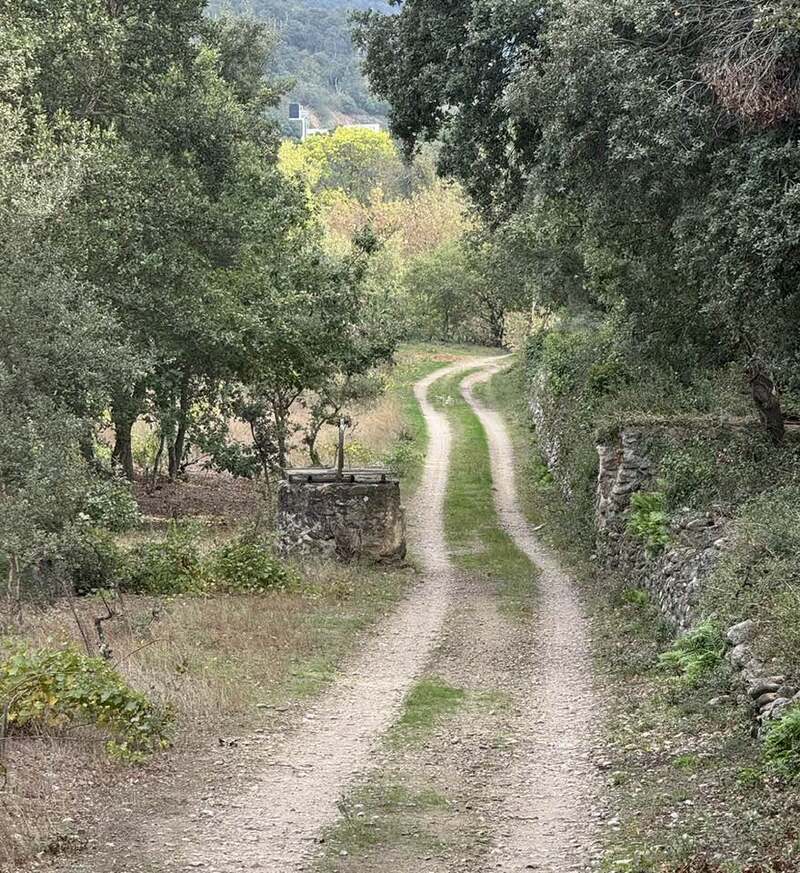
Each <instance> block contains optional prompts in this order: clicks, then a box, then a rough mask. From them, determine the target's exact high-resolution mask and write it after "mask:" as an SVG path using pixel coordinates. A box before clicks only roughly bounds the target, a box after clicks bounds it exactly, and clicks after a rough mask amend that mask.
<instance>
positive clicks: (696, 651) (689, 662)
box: [659, 621, 725, 686]
mask: <svg viewBox="0 0 800 873" xmlns="http://www.w3.org/2000/svg"><path fill="white" fill-rule="evenodd" d="M724 655H725V640H724V639H723V637H722V634H721V633H720V631H719V628H718V627H717V626H716V625H715V624H713V623H712V622H710V621H705V622H703V623H702V624H700V625H698V626H697V627H696V628H694V629H693V630H691V631H689V633H687V634H684V635H683V636H681V637H678V639H677V640H675V642H674V643H673V645H672V648H671V649H670V650H669V651H668V652H664V653H663V654H662V655H660V656H659V662H660V663H661V664H662V665H663V666H665V667H668V668H670V669H671V670H673V671H674V672H675V673H677V674H678V676H679V677H680V680H681V682H682V683H683V684H686V685H688V686H694V685H697V684H698V683H699V682H700V680H702V679H703V678H705V677H706V676H708V675H709V674H710V673H712V672H713V671H714V670H716V668H717V667H719V665H720V664H721V663H722V662H723V656H724Z"/></svg>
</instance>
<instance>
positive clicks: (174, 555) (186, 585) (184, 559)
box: [120, 523, 296, 595]
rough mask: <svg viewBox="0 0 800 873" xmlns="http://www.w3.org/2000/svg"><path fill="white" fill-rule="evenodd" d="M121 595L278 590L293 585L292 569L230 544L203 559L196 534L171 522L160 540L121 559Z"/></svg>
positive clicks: (256, 548) (261, 551)
mask: <svg viewBox="0 0 800 873" xmlns="http://www.w3.org/2000/svg"><path fill="white" fill-rule="evenodd" d="M120 577H121V585H122V588H123V590H124V591H127V592H129V593H135V594H153V595H177V594H214V593H220V594H255V593H258V592H263V591H282V590H285V589H287V588H289V587H291V586H292V585H293V584H294V583H295V582H296V579H295V575H294V573H293V571H292V570H291V569H290V568H289V567H287V566H286V565H285V564H284V563H282V562H281V561H280V560H278V558H276V557H275V556H274V555H273V554H272V553H271V552H270V551H269V549H266V548H265V547H264V546H263V545H261V544H259V543H257V542H253V541H251V540H248V539H246V538H243V539H239V540H234V541H231V542H228V543H225V544H224V545H222V546H220V547H219V548H217V549H214V550H213V551H212V552H211V553H210V554H209V555H208V556H207V557H205V558H204V557H203V556H202V555H201V552H200V546H199V542H198V535H197V531H196V529H195V528H194V527H192V526H191V525H186V524H178V523H174V524H172V525H171V526H170V528H169V530H168V531H167V536H166V537H165V538H164V539H163V540H160V541H159V542H152V543H144V544H142V545H139V546H135V547H134V548H132V549H131V550H130V551H129V552H128V553H127V555H126V557H125V561H124V567H123V570H122V572H121V573H120Z"/></svg>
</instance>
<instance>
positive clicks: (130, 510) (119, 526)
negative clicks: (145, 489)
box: [84, 478, 141, 533]
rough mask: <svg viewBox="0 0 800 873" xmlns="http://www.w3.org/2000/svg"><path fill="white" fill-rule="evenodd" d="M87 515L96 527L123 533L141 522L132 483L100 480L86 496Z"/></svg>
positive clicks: (85, 510) (122, 480)
mask: <svg viewBox="0 0 800 873" xmlns="http://www.w3.org/2000/svg"><path fill="white" fill-rule="evenodd" d="M85 504H86V505H85V509H84V512H85V514H86V515H87V516H88V517H89V519H91V521H92V523H93V524H94V525H95V526H96V527H100V528H103V529H104V530H109V531H112V532H113V533H122V532H124V531H126V530H130V529H131V528H134V527H136V525H138V524H139V522H140V520H141V516H140V514H139V506H138V504H137V503H136V498H135V497H134V495H133V490H132V489H131V486H130V483H129V482H127V481H126V480H124V479H118V478H114V479H99V480H97V481H96V482H94V483H93V484H92V487H91V488H90V489H89V491H88V493H87V494H86V501H85Z"/></svg>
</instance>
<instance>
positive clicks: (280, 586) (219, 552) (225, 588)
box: [203, 541, 296, 594]
mask: <svg viewBox="0 0 800 873" xmlns="http://www.w3.org/2000/svg"><path fill="white" fill-rule="evenodd" d="M203 573H204V581H205V587H206V590H208V591H212V592H214V593H220V594H259V593H262V592H265V591H285V590H286V589H287V588H290V587H291V586H292V585H293V584H294V583H295V582H296V577H295V574H294V573H293V572H292V571H291V570H290V569H289V568H288V567H287V566H286V565H285V564H284V563H283V562H282V561H279V560H278V559H277V558H276V557H275V556H274V555H273V554H272V553H271V552H269V551H267V549H265V548H264V547H263V546H260V545H258V544H257V543H252V542H236V541H234V542H230V543H225V545H223V546H220V547H219V548H218V549H216V550H215V551H214V552H212V553H211V555H210V556H209V557H208V560H207V561H206V563H205V565H204V567H203Z"/></svg>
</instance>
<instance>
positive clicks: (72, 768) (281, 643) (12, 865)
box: [0, 561, 406, 871]
mask: <svg viewBox="0 0 800 873" xmlns="http://www.w3.org/2000/svg"><path fill="white" fill-rule="evenodd" d="M299 570H300V575H301V576H302V579H303V582H302V583H301V584H299V585H298V587H297V589H296V590H293V591H285V592H274V593H271V594H265V595H254V596H230V595H227V596H219V597H209V598H205V597H180V598H174V599H164V598H153V597H141V596H130V595H127V596H125V597H124V598H122V599H112V600H111V601H110V602H111V605H112V607H113V608H114V610H115V611H117V612H118V615H117V616H116V617H115V618H114V619H113V620H112V621H110V622H108V623H106V624H105V625H104V628H105V633H106V637H107V640H108V644H109V645H110V646H111V649H112V650H113V658H114V663H115V665H116V666H117V667H118V669H119V671H120V673H121V674H122V675H123V676H124V677H125V679H126V680H127V681H128V682H129V683H130V684H131V685H132V686H133V687H135V688H137V689H138V690H140V691H142V692H144V693H146V694H148V695H149V696H151V697H152V698H153V699H155V700H158V701H160V702H161V703H164V704H168V705H169V706H170V707H172V708H173V709H174V711H175V714H176V726H177V728H176V734H175V738H174V739H175V746H176V751H177V752H178V753H179V754H180V755H182V756H183V759H184V760H185V759H186V758H187V756H189V754H190V753H191V752H192V750H196V752H197V754H198V755H199V756H202V754H203V752H204V750H205V752H206V754H207V753H208V750H209V749H211V748H213V747H214V746H216V745H217V738H219V737H225V736H229V735H231V734H235V735H241V734H242V733H243V732H248V731H251V730H255V729H257V728H260V727H263V726H264V724H265V718H266V719H267V722H266V723H267V724H269V723H270V722H269V718H270V716H269V715H265V710H264V709H263V708H261V706H259V705H262V706H263V705H267V706H272V707H279V708H283V707H285V706H287V705H289V704H290V703H291V702H292V700H293V699H296V698H297V695H306V694H308V693H312V692H315V691H318V690H319V689H320V688H321V687H323V686H324V684H325V683H326V682H327V681H328V680H329V679H331V678H332V677H333V675H334V674H335V670H336V668H337V665H338V664H339V663H340V662H341V659H342V658H343V657H344V656H345V655H346V654H347V652H349V651H350V650H351V649H352V647H353V644H354V641H355V639H356V637H357V635H358V634H359V633H360V632H361V631H363V630H364V629H365V628H367V627H368V626H369V625H370V624H372V623H373V622H374V621H376V620H377V619H378V618H379V617H381V616H382V615H383V614H384V613H386V612H388V611H389V609H390V608H391V604H392V603H394V602H395V600H396V598H397V597H399V596H400V594H401V592H402V590H403V587H404V585H405V581H406V575H405V574H404V573H402V572H401V571H391V572H387V571H379V570H373V569H369V568H366V567H359V566H352V567H347V566H341V565H339V564H335V563H328V562H323V561H315V562H309V563H308V564H306V565H300V566H299ZM75 607H76V609H77V612H78V617H79V619H80V621H81V623H82V624H83V626H84V628H85V629H86V630H87V633H88V634H89V635H91V632H92V628H93V619H94V617H95V616H97V615H99V614H101V613H103V612H104V608H103V605H102V603H101V602H99V601H97V600H94V599H91V598H82V599H80V600H79V601H77V603H76V604H75ZM14 636H15V637H16V638H18V639H22V640H24V641H26V642H27V643H28V645H30V646H32V647H39V646H47V647H55V648H60V647H63V646H67V645H72V646H76V647H82V646H83V642H82V638H81V633H80V632H79V629H78V625H77V623H76V621H75V618H74V617H73V615H72V613H71V609H70V606H69V604H68V603H66V602H63V603H56V604H54V605H52V606H50V607H49V608H47V609H45V610H40V611H36V612H33V611H28V612H27V613H26V614H25V618H24V624H23V625H22V626H21V627H19V628H16V630H15V632H14ZM272 711H273V710H269V709H268V710H267V711H266V712H267V713H269V712H272ZM162 757H164V758H166V759H167V760H169V757H170V756H169V753H167V755H166V756H162ZM5 765H6V767H7V771H8V784H7V786H6V789H5V790H2V791H0V871H5V870H11V869H15V870H16V869H19V866H18V865H19V864H23V869H25V868H24V863H26V862H25V859H30V858H32V857H33V856H34V855H35V854H36V853H37V852H40V851H44V852H51V851H61V850H67V851H68V850H70V849H71V848H72V847H74V846H76V845H77V843H76V842H75V840H76V837H75V821H76V820H77V821H85V819H86V818H87V817H88V818H90V819H91V817H92V813H91V811H90V812H87V809H90V808H91V807H96V808H98V809H105V808H107V805H108V802H110V801H108V800H107V799H108V798H114V799H115V800H114V802H123V803H125V802H128V800H130V799H131V798H133V797H135V796H137V795H142V794H145V795H146V794H147V792H148V790H149V788H148V785H149V780H151V779H152V780H154V781H155V782H158V780H159V779H163V774H160V769H161V768H163V766H164V764H163V763H162V760H161V759H158V758H157V759H155V760H154V761H152V762H151V763H150V764H149V765H148V766H147V767H145V768H144V769H143V770H137V769H131V768H130V767H127V766H125V765H122V764H118V763H116V762H114V761H111V760H110V759H108V758H107V756H106V755H105V752H104V749H103V737H102V736H100V735H99V734H98V733H97V732H96V731H94V730H93V729H91V728H87V727H85V726H82V727H81V726H73V727H72V728H70V729H64V730H60V731H57V732H50V733H41V734H39V735H36V734H30V733H25V734H16V735H15V734H13V733H12V734H11V736H10V737H9V738H8V741H7V745H6V759H5ZM1 783H2V777H0V784H1ZM120 798H121V800H120ZM148 802H149V801H148Z"/></svg>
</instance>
